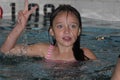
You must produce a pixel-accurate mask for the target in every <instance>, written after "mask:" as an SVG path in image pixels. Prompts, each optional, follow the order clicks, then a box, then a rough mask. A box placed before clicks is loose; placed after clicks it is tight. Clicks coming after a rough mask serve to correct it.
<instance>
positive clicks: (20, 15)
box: [18, 0, 38, 28]
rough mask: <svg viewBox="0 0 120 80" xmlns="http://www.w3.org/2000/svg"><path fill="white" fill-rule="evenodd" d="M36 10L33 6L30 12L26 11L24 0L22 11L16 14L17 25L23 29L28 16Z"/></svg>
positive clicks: (26, 6)
mask: <svg viewBox="0 0 120 80" xmlns="http://www.w3.org/2000/svg"><path fill="white" fill-rule="evenodd" d="M37 8H38V6H37V5H36V6H34V7H32V8H31V10H28V0H25V6H24V10H21V11H19V13H18V24H19V25H21V27H23V28H25V26H26V23H27V20H28V18H29V16H30V15H31V14H32V13H33V12H34V11H35V10H36V9H37Z"/></svg>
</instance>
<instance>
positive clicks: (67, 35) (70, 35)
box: [50, 12, 80, 47]
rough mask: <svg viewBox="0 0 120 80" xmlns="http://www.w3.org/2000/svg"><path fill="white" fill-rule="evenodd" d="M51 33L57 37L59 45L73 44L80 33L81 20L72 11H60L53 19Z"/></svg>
mask: <svg viewBox="0 0 120 80" xmlns="http://www.w3.org/2000/svg"><path fill="white" fill-rule="evenodd" d="M50 34H51V35H52V36H53V37H54V38H55V39H56V43H57V45H62V46H66V47H67V46H73V44H74V42H75V41H76V39H77V37H78V36H79V35H80V28H79V21H78V19H77V18H76V16H75V15H74V14H73V13H71V12H69V13H68V12H60V13H58V14H57V16H56V17H55V19H54V21H53V26H52V28H51V29H50Z"/></svg>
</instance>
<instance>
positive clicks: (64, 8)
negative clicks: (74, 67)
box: [50, 5, 85, 61]
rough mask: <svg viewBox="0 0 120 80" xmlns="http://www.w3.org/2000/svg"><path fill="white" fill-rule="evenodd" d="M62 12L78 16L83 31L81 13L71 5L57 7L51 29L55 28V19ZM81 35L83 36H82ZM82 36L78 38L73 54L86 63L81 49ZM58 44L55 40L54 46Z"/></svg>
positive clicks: (51, 19)
mask: <svg viewBox="0 0 120 80" xmlns="http://www.w3.org/2000/svg"><path fill="white" fill-rule="evenodd" d="M60 12H67V13H69V12H71V13H72V14H74V15H75V16H76V18H77V19H78V21H79V28H80V30H82V23H81V16H80V13H79V12H78V11H77V10H76V9H75V8H74V7H72V6H70V5H60V6H59V7H57V8H56V9H55V10H54V11H53V13H52V14H51V16H50V28H52V26H53V21H54V19H55V17H56V16H57V15H58V14H59V13H60ZM80 35H81V34H80ZM80 35H79V36H78V38H77V40H76V42H75V43H74V45H73V53H74V57H75V59H76V60H77V61H84V60H85V58H84V57H85V56H84V52H83V50H82V49H80ZM55 44H56V40H55V39H53V45H55Z"/></svg>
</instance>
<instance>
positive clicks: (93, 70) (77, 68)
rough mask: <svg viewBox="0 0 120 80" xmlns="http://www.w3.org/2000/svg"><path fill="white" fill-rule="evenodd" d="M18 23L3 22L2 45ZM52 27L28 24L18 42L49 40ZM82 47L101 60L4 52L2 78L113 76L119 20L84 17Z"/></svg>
mask: <svg viewBox="0 0 120 80" xmlns="http://www.w3.org/2000/svg"><path fill="white" fill-rule="evenodd" d="M13 25H14V23H12V22H10V21H9V20H8V21H6V20H3V23H2V24H0V45H2V43H3V42H4V40H5V38H6V37H7V35H8V33H9V32H10V31H11V30H12V28H13ZM47 29H48V27H43V26H42V25H41V23H40V24H39V26H38V27H35V25H28V26H27V29H26V30H25V31H24V32H23V34H22V35H21V37H20V38H19V40H18V43H24V44H34V43H37V42H49V37H48V36H49V35H48V32H47ZM81 47H87V48H90V49H91V50H92V51H93V52H94V53H95V55H96V56H97V58H98V60H95V61H85V62H79V63H55V62H45V61H44V59H42V58H40V57H38V58H36V57H26V56H6V55H4V54H2V53H0V80H110V77H111V75H112V72H113V68H114V65H115V63H116V61H117V56H118V54H119V53H120V26H119V22H104V21H101V20H91V19H84V18H83V32H82V36H81Z"/></svg>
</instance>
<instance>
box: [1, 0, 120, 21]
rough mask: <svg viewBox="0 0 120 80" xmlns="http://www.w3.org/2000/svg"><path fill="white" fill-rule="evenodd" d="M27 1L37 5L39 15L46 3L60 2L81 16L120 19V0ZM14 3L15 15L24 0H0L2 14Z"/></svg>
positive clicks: (6, 14)
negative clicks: (75, 9) (76, 10)
mask: <svg viewBox="0 0 120 80" xmlns="http://www.w3.org/2000/svg"><path fill="white" fill-rule="evenodd" d="M14 3H15V4H14ZM29 3H30V4H31V3H33V4H38V5H39V14H40V15H44V6H45V5H46V4H52V5H53V6H55V8H56V7H57V6H59V5H60V4H71V5H72V6H74V7H75V8H77V9H78V10H79V11H80V13H81V16H82V17H87V18H93V19H100V20H107V21H120V0H29ZM14 5H15V11H14V13H15V15H17V12H18V11H19V10H21V9H23V7H24V0H0V6H1V7H2V9H3V12H4V13H3V16H10V15H11V13H12V11H11V9H12V6H14ZM5 18H6V17H5ZM7 18H8V17H7Z"/></svg>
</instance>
